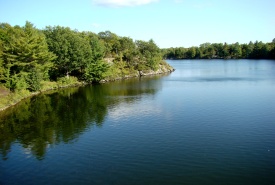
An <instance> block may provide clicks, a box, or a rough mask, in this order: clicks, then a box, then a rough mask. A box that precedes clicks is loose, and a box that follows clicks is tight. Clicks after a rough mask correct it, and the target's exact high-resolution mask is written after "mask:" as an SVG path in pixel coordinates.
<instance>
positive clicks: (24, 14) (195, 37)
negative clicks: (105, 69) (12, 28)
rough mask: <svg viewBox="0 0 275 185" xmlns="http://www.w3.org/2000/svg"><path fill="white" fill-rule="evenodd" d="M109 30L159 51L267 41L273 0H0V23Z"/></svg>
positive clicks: (274, 18) (274, 15)
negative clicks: (204, 45)
mask: <svg viewBox="0 0 275 185" xmlns="http://www.w3.org/2000/svg"><path fill="white" fill-rule="evenodd" d="M27 20H28V21H30V22H32V23H33V24H34V25H35V26H36V27H37V28H39V29H43V28H45V27H46V26H49V25H50V26H55V25H60V26H68V27H70V28H72V29H77V30H79V31H92V32H94V33H98V32H100V31H106V30H109V31H111V32H113V33H115V34H117V35H119V36H127V37H131V38H133V39H134V40H145V41H147V40H149V39H153V40H154V41H155V42H156V44H157V45H158V46H159V47H161V48H168V47H191V46H199V45H200V44H202V43H205V42H210V43H224V42H227V43H235V42H239V43H248V42H249V41H253V42H254V41H256V40H258V41H263V42H271V41H272V39H273V38H275V1H274V0H77V1H76V0H0V22H7V23H9V24H11V25H24V24H25V21H27Z"/></svg>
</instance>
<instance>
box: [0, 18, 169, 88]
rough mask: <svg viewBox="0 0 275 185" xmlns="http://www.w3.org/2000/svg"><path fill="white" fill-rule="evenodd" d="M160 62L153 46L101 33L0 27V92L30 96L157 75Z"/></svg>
mask: <svg viewBox="0 0 275 185" xmlns="http://www.w3.org/2000/svg"><path fill="white" fill-rule="evenodd" d="M161 64H164V65H165V64H166V63H165V62H164V61H163V60H162V53H161V50H160V48H159V47H158V46H157V45H156V44H155V42H154V41H153V40H149V41H148V42H147V41H142V40H136V41H133V39H131V38H129V37H120V36H117V35H116V34H114V33H112V32H110V31H105V32H100V33H98V34H95V33H92V32H79V31H77V30H72V29H70V28H68V27H61V26H54V27H52V26H47V27H46V28H45V29H43V30H39V29H36V28H35V27H34V25H33V24H32V23H30V22H26V24H25V25H24V26H11V25H9V24H8V23H2V24H0V86H2V88H7V89H8V90H10V91H12V92H14V91H21V90H27V91H30V92H36V91H40V90H43V89H47V88H49V87H51V86H53V87H54V86H56V85H60V84H61V85H62V84H63V85H66V84H70V83H74V82H86V83H92V82H99V81H100V80H102V79H104V78H111V79H112V78H116V77H123V76H126V75H129V74H131V73H133V72H137V71H143V70H157V69H158V68H159V65H161Z"/></svg>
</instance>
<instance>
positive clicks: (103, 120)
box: [0, 60, 275, 185]
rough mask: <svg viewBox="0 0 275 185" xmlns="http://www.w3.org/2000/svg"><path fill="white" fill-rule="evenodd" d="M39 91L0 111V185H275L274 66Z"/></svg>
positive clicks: (217, 67) (225, 63) (237, 64)
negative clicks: (35, 94) (50, 91)
mask: <svg viewBox="0 0 275 185" xmlns="http://www.w3.org/2000/svg"><path fill="white" fill-rule="evenodd" d="M168 62H169V63H170V64H171V65H172V66H173V67H174V68H175V69H176V71H175V72H174V73H172V74H169V75H166V76H155V77H150V78H141V79H131V80H125V81H120V82H114V83H108V84H102V85H93V86H86V87H80V88H69V89H63V90H60V91H58V92H52V93H45V94H41V95H38V96H35V97H32V98H30V99H27V100H25V101H22V102H21V103H19V104H18V105H17V106H15V107H13V108H11V109H8V110H6V111H4V112H1V113H0V156H1V159H0V184H1V185H6V184H34V185H36V184H106V185H109V184H112V185H124V184H125V185H135V184H136V185H147V184H148V185H176V184H194V185H200V184H201V185H206V184H210V185H213V184H219V185H222V184H225V185H230V184H232V185H233V184H234V185H236V184H242V185H243V184H249V185H253V184H255V185H269V184H270V185H272V184H275V61H268V60H178V61H168Z"/></svg>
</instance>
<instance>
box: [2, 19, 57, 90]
mask: <svg viewBox="0 0 275 185" xmlns="http://www.w3.org/2000/svg"><path fill="white" fill-rule="evenodd" d="M0 30H1V31H0V35H1V40H2V42H3V56H2V59H3V62H2V66H3V68H4V72H2V73H3V74H2V80H3V81H4V82H5V85H6V87H8V88H10V89H12V90H14V89H16V87H18V84H24V83H27V81H26V78H27V76H28V75H29V74H30V73H31V71H33V70H35V71H36V72H37V73H39V75H40V76H42V78H39V79H35V80H39V83H40V81H41V79H43V78H46V77H47V73H48V70H49V68H50V67H51V66H52V62H51V61H52V60H53V59H54V58H55V55H54V54H53V53H51V52H49V51H48V46H47V43H46V40H45V36H44V34H43V33H42V32H40V31H39V30H37V29H36V28H35V27H34V26H33V25H32V24H31V23H30V22H26V24H25V26H23V27H19V26H14V27H12V26H10V25H9V24H1V26H0ZM19 79H20V80H19ZM23 81H25V82H23ZM17 82H18V84H17ZM28 85H30V84H28ZM23 86H25V85H23ZM31 90H32V89H31Z"/></svg>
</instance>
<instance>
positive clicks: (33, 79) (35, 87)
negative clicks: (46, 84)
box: [27, 69, 42, 92]
mask: <svg viewBox="0 0 275 185" xmlns="http://www.w3.org/2000/svg"><path fill="white" fill-rule="evenodd" d="M41 81H42V75H41V74H40V73H39V71H38V70H37V69H32V70H31V71H30V73H29V74H28V77H27V83H28V85H29V89H30V91H34V92H35V91H39V90H41V87H42V86H41Z"/></svg>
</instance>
